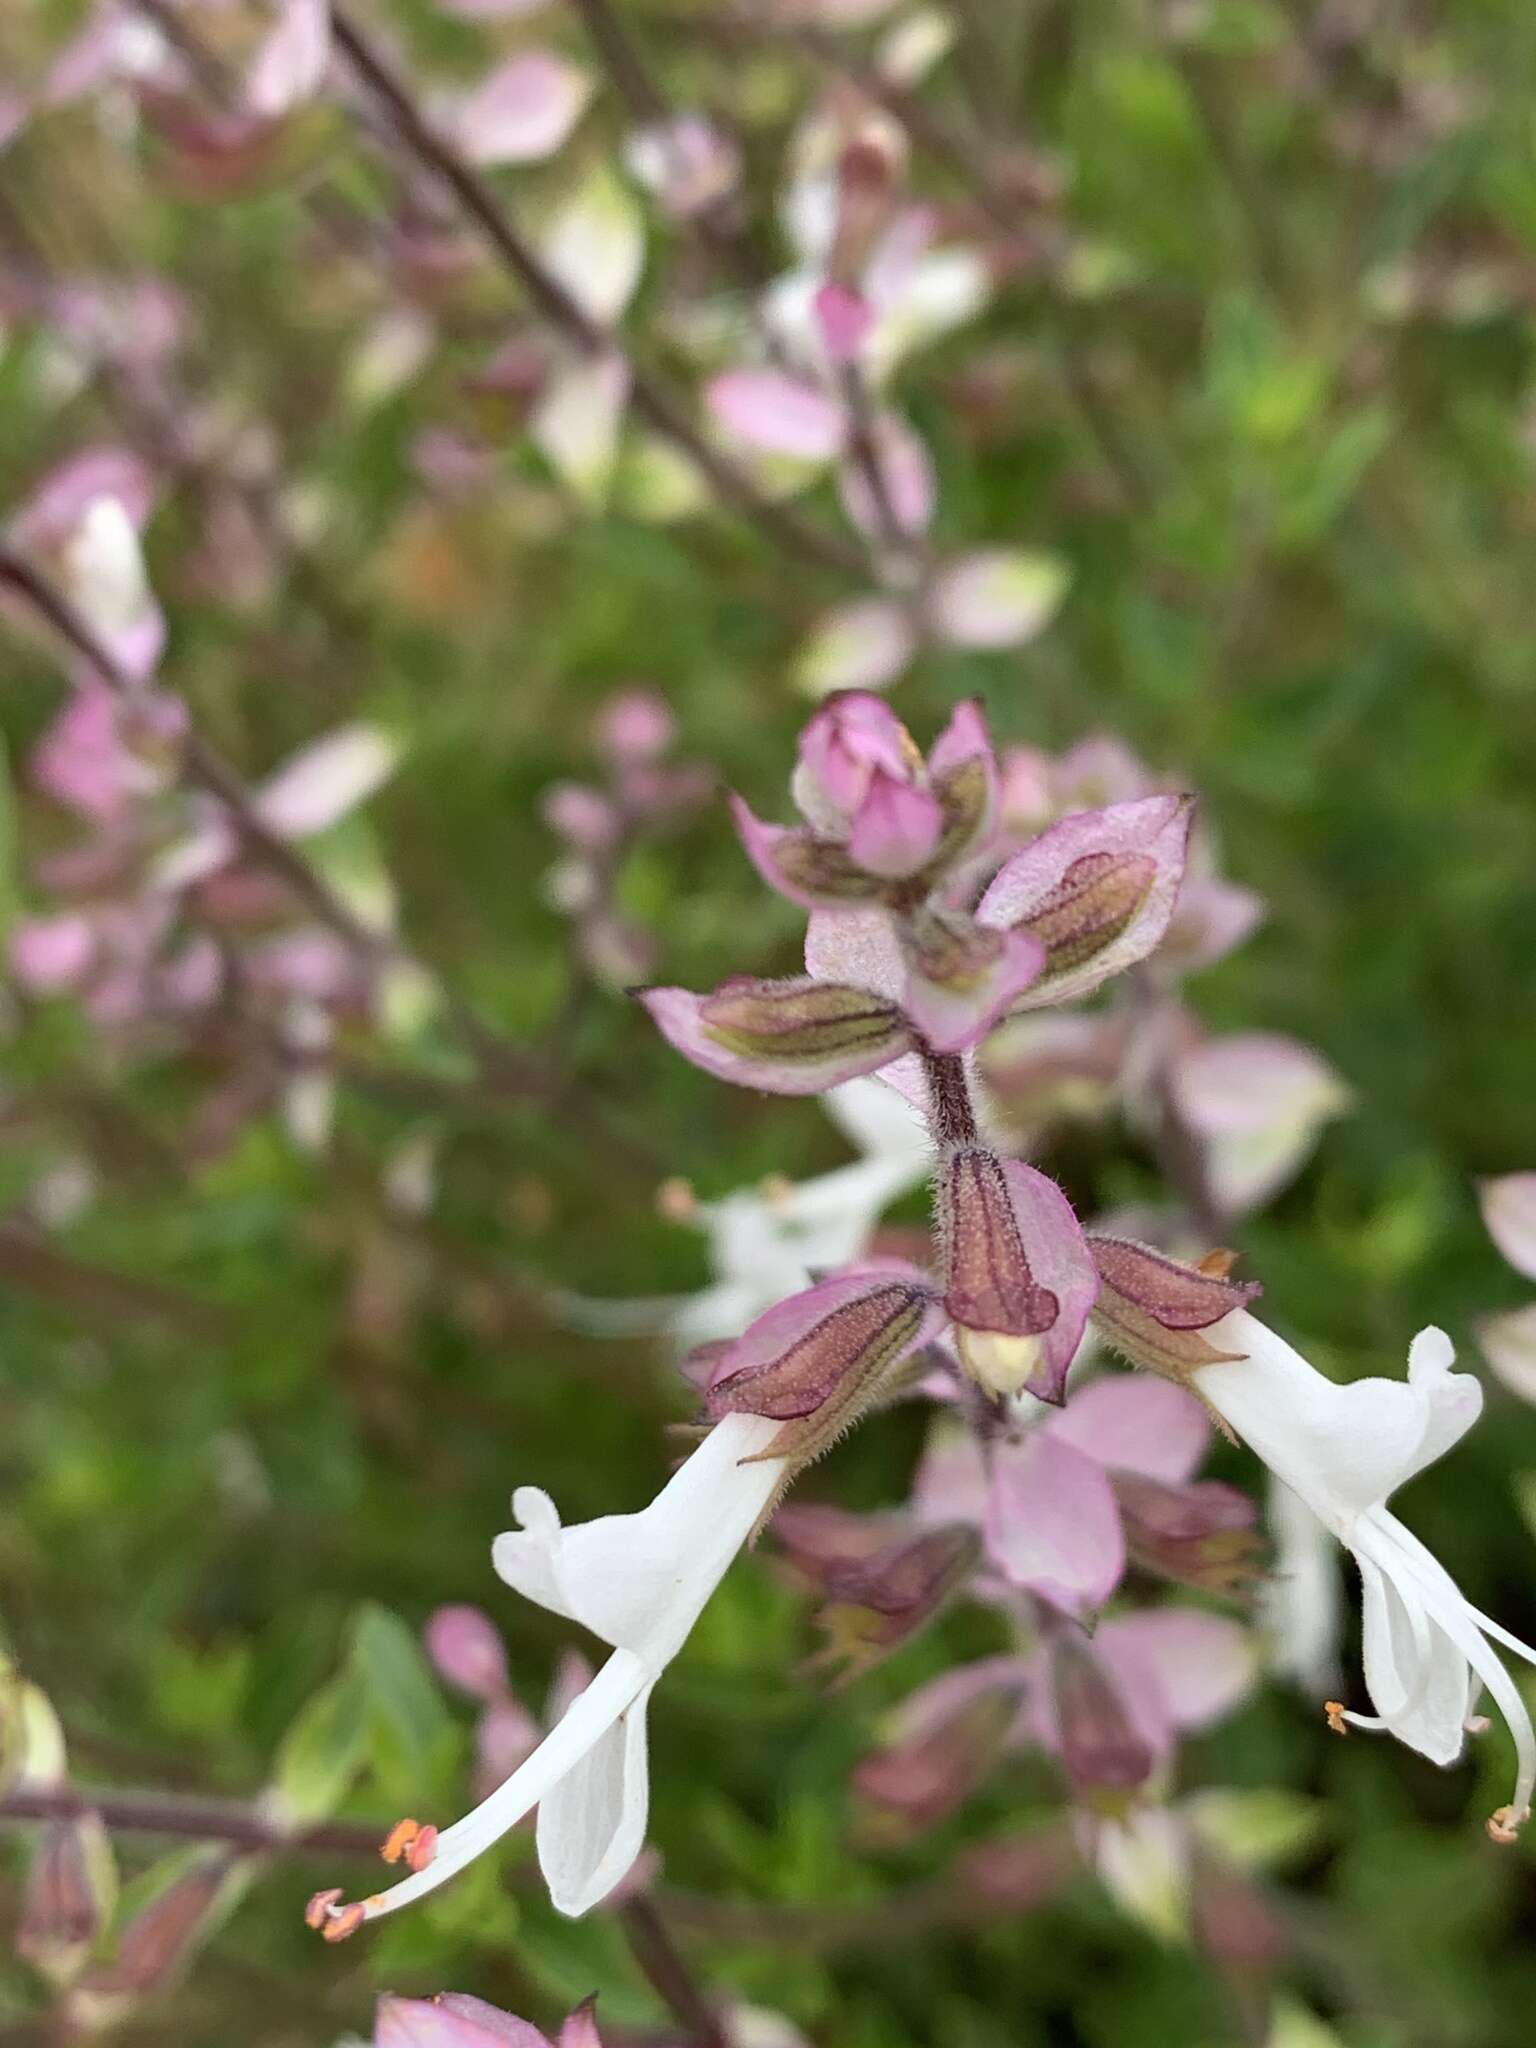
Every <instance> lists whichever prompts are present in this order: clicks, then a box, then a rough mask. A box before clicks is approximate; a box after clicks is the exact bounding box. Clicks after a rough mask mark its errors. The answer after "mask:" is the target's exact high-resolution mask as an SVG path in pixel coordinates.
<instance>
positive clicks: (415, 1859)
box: [405, 1822, 437, 1870]
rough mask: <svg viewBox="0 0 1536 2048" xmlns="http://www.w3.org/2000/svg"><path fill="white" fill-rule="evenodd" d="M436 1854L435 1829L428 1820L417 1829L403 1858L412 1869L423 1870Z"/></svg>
mask: <svg viewBox="0 0 1536 2048" xmlns="http://www.w3.org/2000/svg"><path fill="white" fill-rule="evenodd" d="M436 1854H437V1829H436V1828H435V1827H433V1826H432V1825H431V1824H430V1822H429V1823H428V1825H427V1826H426V1827H424V1828H421V1829H419V1830H418V1831H417V1835H416V1839H415V1841H414V1842H412V1843H411V1845H410V1847H409V1848H408V1849H407V1850H406V1852H405V1860H406V1862H407V1863H409V1865H410V1866H411V1868H412V1870H425V1869H426V1867H427V1865H428V1864H429V1863H430V1862H431V1861H432V1858H433V1857H434V1856H435V1855H436Z"/></svg>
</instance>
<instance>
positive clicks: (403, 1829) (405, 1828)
mask: <svg viewBox="0 0 1536 2048" xmlns="http://www.w3.org/2000/svg"><path fill="white" fill-rule="evenodd" d="M420 1833H421V1822H420V1821H419V1820H397V1821H396V1822H395V1824H394V1826H393V1827H392V1828H391V1829H390V1831H389V1833H388V1834H387V1835H386V1836H385V1837H384V1846H383V1847H382V1848H381V1849H380V1850H379V1854H380V1855H381V1856H382V1857H383V1858H384V1861H385V1862H386V1863H398V1862H399V1861H400V1858H401V1857H402V1856H405V1857H407V1858H408V1857H409V1856H410V1853H411V1845H412V1843H414V1842H415V1840H416V1838H417V1836H418V1835H419V1834H420Z"/></svg>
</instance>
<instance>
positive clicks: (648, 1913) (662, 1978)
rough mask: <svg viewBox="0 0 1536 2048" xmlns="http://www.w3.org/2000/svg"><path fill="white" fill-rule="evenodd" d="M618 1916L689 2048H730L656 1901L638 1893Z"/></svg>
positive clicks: (641, 1965) (653, 1988)
mask: <svg viewBox="0 0 1536 2048" xmlns="http://www.w3.org/2000/svg"><path fill="white" fill-rule="evenodd" d="M618 1917H619V1922H620V1924H621V1926H622V1927H623V1929H624V1935H625V1939H626V1940H627V1941H628V1943H629V1946H630V1949H631V1951H632V1953H633V1955H634V1958H635V1961H636V1962H637V1963H638V1964H639V1966H640V1968H641V1970H642V1971H643V1972H644V1973H645V1976H646V1979H647V1981H648V1982H649V1984H650V1986H651V1989H652V1990H653V1991H654V1992H655V1993H656V1995H657V1997H658V1998H659V1999H660V2000H661V2001H662V2003H663V2004H664V2005H665V2006H666V2007H667V2009H668V2011H669V2012H670V2013H671V2014H672V2017H673V2018H674V2019H675V2020H676V2021H677V2023H678V2025H679V2026H680V2027H682V2029H683V2031H684V2038H685V2039H686V2042H687V2048H729V2043H728V2042H727V2040H726V2035H725V2030H724V2028H723V2027H722V2026H721V2024H720V2021H719V2019H718V2018H717V2017H716V2016H715V2013H714V2012H713V2011H712V2010H711V2007H710V2004H709V2000H708V1999H707V1998H706V1997H705V1995H704V1993H703V1991H702V1990H700V1988H699V1986H698V1984H697V1983H696V1982H695V1980H694V1976H693V1972H692V1971H691V1970H690V1969H689V1967H688V1965H687V1963H686V1962H685V1961H684V1960H683V1957H682V1956H681V1954H680V1953H679V1952H678V1948H677V1945H676V1943H675V1942H674V1941H673V1939H672V1936H671V1933H670V1932H669V1930H668V1928H667V1923H666V1922H665V1920H663V1918H662V1916H661V1912H660V1909H659V1908H658V1907H657V1905H656V1903H655V1901H654V1900H653V1899H651V1898H648V1897H647V1896H646V1895H645V1894H644V1893H640V1894H637V1895H636V1896H635V1897H634V1898H632V1899H626V1900H625V1902H624V1904H623V1905H622V1906H620V1908H619V1914H618Z"/></svg>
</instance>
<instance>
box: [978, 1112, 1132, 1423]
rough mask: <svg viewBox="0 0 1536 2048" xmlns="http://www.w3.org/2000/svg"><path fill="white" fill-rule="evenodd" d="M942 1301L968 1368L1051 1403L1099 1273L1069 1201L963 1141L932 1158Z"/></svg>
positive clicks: (1028, 1170) (1050, 1184) (1020, 1166)
mask: <svg viewBox="0 0 1536 2048" xmlns="http://www.w3.org/2000/svg"><path fill="white" fill-rule="evenodd" d="M939 1214H940V1227H941V1230H942V1232H943V1236H944V1257H945V1305H946V1307H947V1308H948V1310H949V1312H950V1315H951V1316H952V1317H953V1319H954V1322H955V1325H956V1338H957V1342H958V1344H959V1349H960V1356H961V1359H962V1361H963V1362H964V1364H965V1366H966V1368H967V1370H968V1371H969V1372H971V1373H972V1374H973V1375H974V1376H975V1377H976V1378H977V1379H979V1380H980V1381H981V1382H982V1384H983V1385H986V1386H989V1387H991V1388H992V1389H993V1390H994V1391H997V1392H1008V1393H1013V1392H1017V1391H1018V1390H1019V1388H1021V1387H1026V1386H1027V1388H1028V1390H1029V1391H1030V1393H1032V1394H1034V1395H1035V1396H1036V1397H1037V1398H1038V1399H1040V1400H1042V1401H1050V1402H1056V1403H1059V1402H1060V1401H1061V1399H1062V1395H1063V1390H1064V1388H1065V1386H1066V1377H1067V1368H1068V1367H1069V1366H1070V1365H1071V1363H1072V1359H1073V1356H1074V1354H1075V1353H1076V1351H1077V1347H1078V1344H1079V1342H1080V1341H1081V1339H1082V1334H1083V1328H1084V1325H1085V1324H1086V1322H1087V1320H1088V1312H1089V1310H1090V1309H1091V1308H1092V1306H1093V1302H1094V1298H1095V1296H1096V1295H1097V1293H1098V1287H1099V1278H1098V1274H1097V1272H1096V1271H1095V1269H1094V1264H1093V1260H1092V1258H1091V1257H1090V1256H1089V1252H1088V1245H1087V1240H1086V1239H1085V1238H1084V1236H1083V1232H1082V1226H1081V1225H1080V1224H1079V1222H1078V1220H1077V1216H1076V1214H1075V1212H1074V1211H1073V1208H1072V1204H1071V1203H1070V1202H1069V1201H1068V1200H1067V1198H1066V1196H1065V1195H1064V1194H1063V1193H1062V1191H1061V1189H1060V1188H1059V1187H1057V1185H1056V1183H1055V1182H1054V1181H1053V1180H1051V1179H1049V1178H1048V1176H1047V1175H1045V1174H1043V1173H1038V1172H1036V1170H1035V1169H1034V1168H1033V1167H1032V1166H1026V1165H1025V1164H1024V1163H1023V1161H1022V1160H1018V1159H1007V1160H1004V1159H999V1158H998V1157H997V1156H996V1155H995V1154H994V1153H992V1152H989V1151H987V1150H985V1148H983V1147H981V1146H979V1145H970V1146H962V1147H959V1148H957V1150H956V1151H954V1152H953V1153H951V1154H950V1156H949V1158H948V1159H947V1160H945V1161H944V1162H943V1164H942V1166H941V1168H940V1177H939Z"/></svg>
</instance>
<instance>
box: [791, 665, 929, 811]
mask: <svg viewBox="0 0 1536 2048" xmlns="http://www.w3.org/2000/svg"><path fill="white" fill-rule="evenodd" d="M922 772H923V758H922V755H921V754H920V753H919V752H918V750H917V743H916V741H915V740H914V739H913V737H912V735H911V733H909V732H908V731H907V729H906V727H905V726H904V725H903V724H902V722H901V720H900V719H899V718H898V717H897V716H896V714H895V712H894V711H892V710H891V708H890V706H889V705H888V704H887V703H885V702H884V700H883V699H881V698H879V697H874V696H871V695H869V694H868V693H867V692H866V691H862V690H848V691H844V692H842V693H840V694H839V695H837V696H835V697H829V698H828V699H827V701H826V703H825V704H824V705H823V706H822V708H821V709H820V710H819V711H818V712H817V713H816V715H815V717H814V718H813V719H812V720H811V721H810V723H809V724H808V725H807V726H806V728H805V730H804V731H803V732H802V733H801V735H800V761H799V766H798V767H797V768H796V770H795V778H794V794H795V802H796V803H797V804H798V805H799V807H800V811H801V814H802V816H803V817H804V818H805V820H806V822H807V824H809V825H811V826H812V827H813V828H814V829H815V830H816V831H818V832H824V833H826V834H827V835H828V836H829V837H831V838H841V837H845V836H846V835H847V832H848V830H849V828H850V827H851V825H852V824H853V821H854V819H855V818H856V817H857V815H858V813H859V811H860V809H861V807H862V806H863V804H864V802H865V799H866V798H867V797H868V795H869V792H870V788H871V785H872V784H873V782H874V780H875V777H876V776H877V775H878V776H882V777H884V778H885V779H886V780H888V781H891V782H897V783H906V784H908V785H915V784H916V782H917V781H918V779H919V777H920V776H921V775H922Z"/></svg>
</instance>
